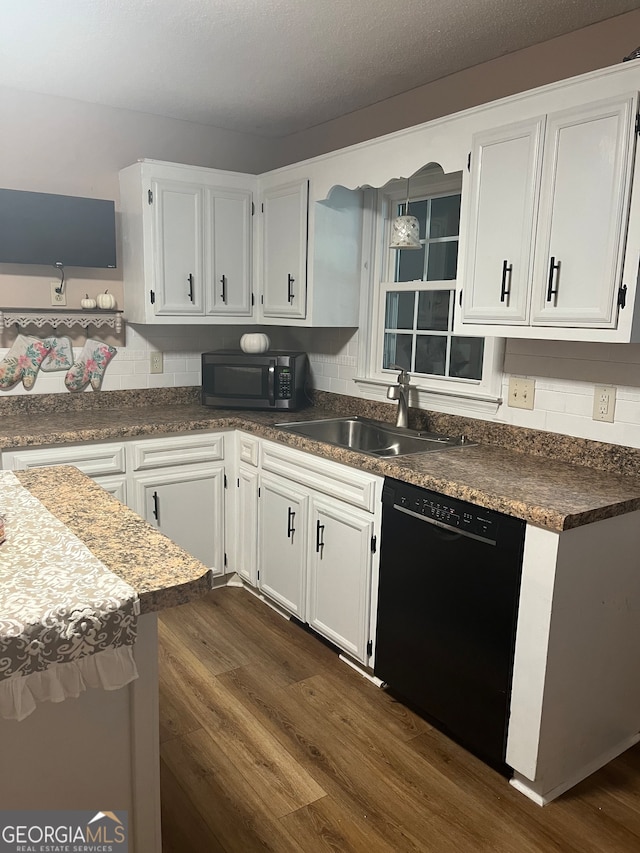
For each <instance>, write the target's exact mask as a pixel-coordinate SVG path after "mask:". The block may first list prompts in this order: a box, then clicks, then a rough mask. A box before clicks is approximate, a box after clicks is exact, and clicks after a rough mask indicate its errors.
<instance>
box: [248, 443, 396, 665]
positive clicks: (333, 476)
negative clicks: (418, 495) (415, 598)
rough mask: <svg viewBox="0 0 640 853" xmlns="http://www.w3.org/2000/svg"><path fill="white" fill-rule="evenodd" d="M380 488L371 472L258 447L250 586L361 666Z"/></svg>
mask: <svg viewBox="0 0 640 853" xmlns="http://www.w3.org/2000/svg"><path fill="white" fill-rule="evenodd" d="M381 487H382V479H381V478H380V477H376V476H375V475H373V474H365V473H363V472H361V471H357V470H355V469H352V468H348V467H347V466H345V465H341V464H339V463H336V462H330V461H328V460H326V459H320V458H318V457H315V456H313V455H311V454H308V453H303V452H301V451H298V450H292V449H291V448H287V447H283V446H282V445H276V444H272V443H270V442H264V443H263V446H262V474H261V477H260V490H259V499H258V529H259V535H258V543H259V550H258V588H259V589H260V591H261V592H262V593H264V595H266V596H268V597H269V598H271V599H272V600H273V601H275V602H276V603H277V604H278V605H279V606H280V607H282V608H283V609H284V610H286V611H287V612H289V613H291V614H293V615H294V616H296V617H297V618H298V619H300V620H301V621H303V622H306V623H308V624H309V625H310V626H311V627H312V628H313V629H314V630H315V631H317V632H318V633H319V634H321V635H322V636H324V637H326V638H327V639H329V640H330V641H331V642H332V643H334V644H335V645H336V646H338V647H339V648H340V649H343V650H344V651H345V652H347V654H349V655H350V656H351V657H353V658H354V659H355V660H358V661H360V662H362V663H364V664H368V663H369V659H370V658H371V655H372V644H371V642H370V641H371V633H372V631H373V615H372V612H373V609H374V605H375V602H373V601H372V598H373V597H372V594H371V591H372V587H373V577H374V570H375V569H376V568H377V563H376V559H377V554H376V550H377V549H376V544H377V538H376V537H377V533H376V531H379V529H380V494H381Z"/></svg>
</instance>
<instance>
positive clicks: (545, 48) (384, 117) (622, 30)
mask: <svg viewBox="0 0 640 853" xmlns="http://www.w3.org/2000/svg"><path fill="white" fill-rule="evenodd" d="M638 45H640V10H637V11H634V12H629V13H627V14H626V15H619V16H618V17H616V18H610V19H609V20H607V21H604V22H603V23H600V24H594V25H593V26H591V27H585V28H584V29H582V30H577V31H576V32H574V33H570V34H569V35H566V36H561V37H559V38H556V39H551V40H550V41H547V42H543V43H542V44H538V45H534V46H533V47H529V48H526V49H525V50H519V51H516V52H515V53H509V54H506V55H505V56H502V57H500V58H499V59H495V60H493V61H492V62H485V63H483V64H482V65H478V66H476V67H475V68H469V69H467V70H466V71H461V72H459V73H458V74H451V75H450V76H449V77H444V78H443V79H442V80H437V81H436V82H434V83H430V84H428V85H426V86H419V87H418V88H416V89H413V90H412V91H410V92H406V93H405V94H403V95H398V96H396V97H394V98H388V99H387V100H385V101H381V102H380V103H378V104H374V105H373V106H371V107H366V108H365V109H363V110H358V111H357V112H354V113H350V114H349V115H346V116H342V117H341V118H337V119H335V120H334V121H329V122H326V123H325V124H321V125H318V126H317V127H313V128H311V129H309V130H305V131H302V132H301V133H296V134H292V135H291V136H288V137H287V138H286V139H284V140H282V141H281V144H280V146H279V150H278V152H277V161H276V162H274V163H273V167H274V168H275V167H276V166H284V165H287V164H288V163H296V162H298V161H300V160H306V159H307V158H308V157H315V156H317V155H320V154H325V153H326V152H327V151H335V150H336V149H338V148H344V147H345V146H347V145H353V144H355V143H357V142H362V141H363V140H365V139H373V138H374V137H376V136H382V135H383V134H385V133H392V132H393V131H395V130H400V129H401V128H404V127H411V126H412V125H414V124H420V123H421V122H424V121H430V120H431V119H434V118H438V117H440V116H444V115H448V114H449V113H453V112H458V111H459V110H463V109H467V108H468V107H473V106H477V105H478V104H482V103H486V102H487V101H493V100H496V99H498V98H502V97H506V96H508V95H513V94H515V93H516V92H523V91H525V90H527V89H533V88H534V87H536V86H542V85H544V84H546V83H553V82H555V81H556V80H563V79H566V78H567V77H573V76H575V75H576V74H583V73H585V72H587V71H593V70H595V69H597V68H605V67H606V66H608V65H615V64H617V63H618V62H620V61H621V60H622V57H623V56H627V55H628V54H629V53H631V51H632V50H634V49H635V48H636V47H638ZM407 62H411V57H407Z"/></svg>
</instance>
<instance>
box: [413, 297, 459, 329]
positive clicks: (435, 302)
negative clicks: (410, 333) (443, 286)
mask: <svg viewBox="0 0 640 853" xmlns="http://www.w3.org/2000/svg"><path fill="white" fill-rule="evenodd" d="M450 293H451V291H450V290H431V291H426V292H422V293H420V294H419V295H418V325H417V328H418V329H429V330H433V331H436V332H446V331H447V329H448V328H449V304H450Z"/></svg>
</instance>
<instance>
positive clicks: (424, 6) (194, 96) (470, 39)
mask: <svg viewBox="0 0 640 853" xmlns="http://www.w3.org/2000/svg"><path fill="white" fill-rule="evenodd" d="M639 7H640V0H604V2H603V0H402V2H400V0H0V83H2V84H4V85H6V86H10V87H13V88H17V89H26V90H30V91H34V92H41V93H44V94H52V95H61V96H64V97H70V98H76V99H78V100H82V101H90V102H92V103H99V104H107V105H110V106H115V107H123V108H126V109H130V110H138V111H142V112H148V113H155V114H157V115H164V116H172V117H174V118H180V119H187V120H190V121H197V122H202V123H205V124H210V125H216V126H218V127H223V128H227V129H230V130H237V131H242V132H246V133H255V134H260V135H263V136H284V135H287V134H290V133H293V132H295V131H298V130H302V129H305V128H308V127H312V126H313V125H316V124H320V123H321V122H324V121H327V120H329V119H332V118H336V117H337V116H340V115H344V114H346V113H349V112H353V111H354V110H357V109H360V108H361V107H365V106H368V105H370V104H373V103H376V102H378V101H381V100H384V99H385V98H389V97H391V96H393V95H397V94H399V93H400V92H405V91H408V90H409V89H413V88H415V87H416V86H420V85H422V84H424V83H428V82H430V81H432V80H436V79H438V78H440V77H444V76H446V75H448V74H451V73H453V72H455V71H460V70H461V69H463V68H468V67H471V66H473V65H477V64H479V63H481V62H485V61H487V60H490V59H494V58H496V57H498V56H501V55H503V54H505V53H509V52H511V51H514V50H519V49H521V48H523V47H527V46H529V45H532V44H535V43H537V42H540V41H546V40H547V39H550V38H553V37H555V36H558V35H562V34H564V33H567V32H570V31H572V30H575V29H579V28H581V27H584V26H587V25H589V24H592V23H595V22H597V21H600V20H603V19H605V18H609V17H613V16H614V15H617V14H621V13H623V12H627V11H631V10H632V9H636V8H639ZM634 39H635V41H637V42H640V36H638V34H636V35H635V36H634V35H633V33H632V34H630V44H629V49H630V50H631V49H633V48H634V47H635V46H636V45H635V42H634ZM632 42H633V43H632Z"/></svg>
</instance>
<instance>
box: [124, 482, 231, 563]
mask: <svg viewBox="0 0 640 853" xmlns="http://www.w3.org/2000/svg"><path fill="white" fill-rule="evenodd" d="M133 486H134V495H135V504H136V508H137V511H138V512H139V514H140V515H141V516H142V517H143V518H144V519H145V520H146V521H148V522H149V523H150V524H152V525H153V526H154V527H157V528H158V530H160V531H161V532H162V533H164V535H165V536H168V537H169V539H171V540H172V541H173V542H175V543H176V544H177V545H180V547H181V548H184V549H185V551H188V552H189V553H190V554H192V555H193V556H194V557H196V559H198V560H200V561H201V562H202V563H204V564H205V566H208V567H209V568H210V569H211V571H212V574H213V575H223V574H224V569H225V567H224V559H225V552H224V533H223V531H224V465H216V466H207V467H205V466H200V467H198V468H197V469H194V468H191V467H190V466H185V467H184V468H167V469H164V470H162V471H160V472H157V471H150V472H145V473H144V474H137V475H135V476H134V481H133Z"/></svg>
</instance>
